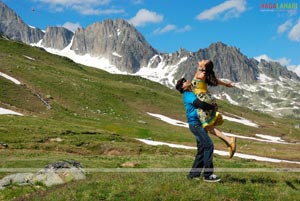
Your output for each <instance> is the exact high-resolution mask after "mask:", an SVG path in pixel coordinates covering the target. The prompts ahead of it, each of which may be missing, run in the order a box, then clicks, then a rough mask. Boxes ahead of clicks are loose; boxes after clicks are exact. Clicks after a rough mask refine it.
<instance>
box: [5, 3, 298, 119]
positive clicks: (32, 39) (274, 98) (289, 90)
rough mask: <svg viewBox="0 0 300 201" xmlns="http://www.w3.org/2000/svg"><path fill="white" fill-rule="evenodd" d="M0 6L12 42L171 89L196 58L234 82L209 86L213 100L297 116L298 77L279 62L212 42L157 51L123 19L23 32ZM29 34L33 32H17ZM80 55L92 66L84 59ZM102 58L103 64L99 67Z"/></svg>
mask: <svg viewBox="0 0 300 201" xmlns="http://www.w3.org/2000/svg"><path fill="white" fill-rule="evenodd" d="M0 5H1V11H0V15H1V21H0V31H1V33H3V34H4V35H7V36H8V37H10V38H13V39H15V40H19V41H23V42H25V43H27V44H31V45H32V44H35V45H38V46H41V47H43V48H45V49H46V50H47V51H52V53H55V54H59V55H61V56H67V57H69V58H71V59H73V60H74V61H76V62H80V63H83V64H86V65H90V66H94V67H98V68H101V69H103V70H106V71H109V72H112V73H123V74H132V75H137V76H142V77H145V78H147V79H150V80H153V81H156V82H159V83H161V84H163V85H166V86H168V87H170V88H173V87H174V85H175V83H176V80H178V79H179V78H181V77H183V76H185V77H186V78H188V79H191V78H192V77H193V75H194V73H195V70H196V69H197V62H198V61H199V60H202V59H211V60H212V61H213V62H214V65H215V67H214V69H215V73H216V75H217V77H219V78H223V79H227V80H231V81H233V82H236V83H238V84H237V87H236V88H230V89H227V88H224V87H214V88H210V91H211V92H212V93H214V94H215V95H216V97H218V98H220V99H224V100H228V101H230V102H231V103H232V104H239V105H244V106H247V107H250V108H252V109H255V110H261V111H264V112H267V113H271V114H273V115H276V116H282V115H294V116H295V115H298V114H300V96H299V91H300V78H299V77H298V76H297V75H296V74H295V73H294V72H291V71H289V70H287V68H286V67H283V66H281V65H280V64H279V63H276V62H268V61H265V60H261V61H257V60H255V59H254V58H248V57H247V56H245V55H244V54H242V53H241V52H240V50H239V49H238V48H236V47H231V46H229V45H226V44H224V43H222V42H217V43H213V44H211V45H210V46H209V47H207V48H204V49H199V50H198V51H197V52H189V51H187V50H185V49H180V50H178V51H176V52H173V53H161V52H159V51H157V50H155V49H154V48H153V47H151V45H150V44H148V42H147V41H146V40H145V38H144V37H143V35H142V34H141V33H139V32H138V31H137V30H136V29H135V27H134V26H132V25H131V24H129V23H128V22H126V21H125V20H123V19H116V20H111V19H107V20H104V21H103V22H96V23H94V24H92V25H90V26H88V27H87V28H79V29H77V30H76V32H75V33H72V32H71V31H69V30H67V29H65V28H62V27H48V28H47V29H46V32H45V34H44V33H43V32H41V31H40V32H38V30H39V29H32V28H30V27H29V28H28V26H27V25H25V24H24V23H23V22H22V20H21V19H20V18H19V17H18V16H17V15H16V14H15V13H14V12H13V11H12V10H10V9H9V8H8V7H6V6H5V5H4V4H3V3H0ZM2 16H5V17H2ZM9 24H11V25H12V26H11V27H9V26H8V25H9ZM5 27H6V28H5ZM7 30H9V31H7ZM28 30H31V31H33V30H36V33H35V32H34V33H31V32H30V33H28V34H27V35H26V36H24V34H21V33H27V32H28ZM13 33H14V35H13ZM37 33H39V34H37ZM18 36H20V37H18ZM21 36H23V37H21ZM39 40H40V41H39ZM37 41H39V43H37ZM53 49H55V51H53ZM71 53H72V54H71ZM84 55H89V56H90V57H89V60H91V58H93V59H92V60H93V61H94V62H95V63H97V64H95V63H91V62H89V61H86V60H83V59H82V58H83V57H84ZM102 59H105V61H106V63H101V62H102ZM99 66H100V67H99Z"/></svg>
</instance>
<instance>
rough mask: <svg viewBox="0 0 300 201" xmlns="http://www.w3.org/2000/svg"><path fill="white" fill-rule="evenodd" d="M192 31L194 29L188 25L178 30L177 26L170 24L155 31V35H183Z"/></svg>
mask: <svg viewBox="0 0 300 201" xmlns="http://www.w3.org/2000/svg"><path fill="white" fill-rule="evenodd" d="M191 29H192V27H191V26H190V25H186V26H184V27H183V28H177V26H176V25H174V24H168V25H167V26H165V27H164V28H158V29H155V30H154V31H153V34H155V35H159V34H164V33H167V32H171V31H175V32H177V33H183V32H187V31H190V30H191Z"/></svg>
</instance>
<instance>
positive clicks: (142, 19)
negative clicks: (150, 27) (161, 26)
mask: <svg viewBox="0 0 300 201" xmlns="http://www.w3.org/2000/svg"><path fill="white" fill-rule="evenodd" d="M163 18H164V17H163V15H159V14H157V13H155V12H152V11H149V10H146V9H140V10H139V11H138V12H137V14H136V15H135V16H134V17H133V18H131V19H130V20H128V22H129V23H131V24H133V25H134V26H145V25H146V24H147V23H159V22H161V21H162V20H163Z"/></svg>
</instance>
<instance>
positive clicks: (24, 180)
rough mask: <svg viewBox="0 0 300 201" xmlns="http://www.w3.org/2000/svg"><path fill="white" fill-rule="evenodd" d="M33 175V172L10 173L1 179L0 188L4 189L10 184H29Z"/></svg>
mask: <svg viewBox="0 0 300 201" xmlns="http://www.w3.org/2000/svg"><path fill="white" fill-rule="evenodd" d="M33 176H34V174H33V173H16V174H12V175H8V176H6V177H4V178H2V179H1V180H0V189H4V188H5V187H6V186H9V185H10V184H17V185H28V184H30V183H31V180H32V178H33Z"/></svg>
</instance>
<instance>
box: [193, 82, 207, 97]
mask: <svg viewBox="0 0 300 201" xmlns="http://www.w3.org/2000/svg"><path fill="white" fill-rule="evenodd" d="M192 86H193V91H194V93H195V94H196V95H197V94H200V93H207V92H208V91H207V84H206V82H205V81H204V80H200V79H193V80H192Z"/></svg>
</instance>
